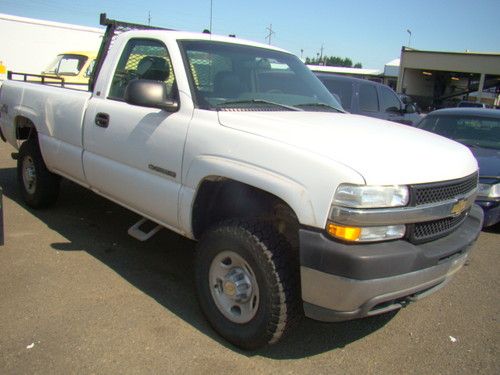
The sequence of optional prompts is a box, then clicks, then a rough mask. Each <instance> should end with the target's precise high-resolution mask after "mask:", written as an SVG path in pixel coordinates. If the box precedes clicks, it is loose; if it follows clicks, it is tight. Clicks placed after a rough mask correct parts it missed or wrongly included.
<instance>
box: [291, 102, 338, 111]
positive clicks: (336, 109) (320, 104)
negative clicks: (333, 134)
mask: <svg viewBox="0 0 500 375" xmlns="http://www.w3.org/2000/svg"><path fill="white" fill-rule="evenodd" d="M295 107H324V108H330V109H333V110H334V111H336V112H340V113H345V111H343V110H341V109H339V108H335V107H334V106H332V105H330V104H326V103H321V102H317V103H302V104H295Z"/></svg>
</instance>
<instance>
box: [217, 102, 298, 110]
mask: <svg viewBox="0 0 500 375" xmlns="http://www.w3.org/2000/svg"><path fill="white" fill-rule="evenodd" d="M238 104H270V105H274V106H276V107H281V108H286V109H289V110H291V111H302V110H301V109H299V108H296V107H292V106H290V105H286V104H281V103H276V102H272V101H270V100H264V99H244V100H231V101H226V102H223V103H219V104H217V105H216V106H215V108H216V109H219V108H221V107H225V106H231V105H238Z"/></svg>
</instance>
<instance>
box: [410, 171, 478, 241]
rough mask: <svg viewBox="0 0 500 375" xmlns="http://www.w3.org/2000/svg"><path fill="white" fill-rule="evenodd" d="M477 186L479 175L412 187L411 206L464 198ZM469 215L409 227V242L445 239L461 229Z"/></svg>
mask: <svg viewBox="0 0 500 375" xmlns="http://www.w3.org/2000/svg"><path fill="white" fill-rule="evenodd" d="M477 184H478V174H477V173H474V174H473V175H470V176H468V177H465V178H461V179H458V180H452V181H444V182H438V183H434V184H421V185H413V186H411V205H412V206H418V205H423V204H429V203H436V202H442V201H447V200H450V199H456V198H462V197H464V196H465V195H467V194H469V193H470V192H472V191H473V190H474V189H476V187H477ZM450 215H451V213H450ZM467 215H468V211H466V212H463V213H462V214H460V215H459V216H456V217H455V216H450V217H446V218H443V219H439V220H433V221H427V222H423V223H416V224H413V225H409V226H408V230H407V236H408V240H409V241H410V242H413V243H422V242H427V241H432V240H434V239H437V238H440V237H444V236H446V235H448V234H449V233H451V232H453V231H454V230H455V229H456V228H457V227H459V226H460V225H461V224H462V223H463V222H464V220H465V219H466V217H467Z"/></svg>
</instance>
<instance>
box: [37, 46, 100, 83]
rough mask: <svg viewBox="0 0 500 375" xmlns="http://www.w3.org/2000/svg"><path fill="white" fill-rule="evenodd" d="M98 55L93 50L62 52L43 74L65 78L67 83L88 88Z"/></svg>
mask: <svg viewBox="0 0 500 375" xmlns="http://www.w3.org/2000/svg"><path fill="white" fill-rule="evenodd" d="M96 56H97V53H96V52H93V51H92V52H90V51H74V52H64V53H61V54H59V55H57V57H56V58H55V59H54V61H52V62H51V63H50V64H49V65H48V67H47V68H46V69H45V70H44V71H43V72H42V75H44V76H56V77H59V78H64V82H65V85H66V84H71V85H74V86H75V88H78V86H81V88H82V89H85V90H86V89H87V87H86V85H88V83H89V77H90V74H91V73H92V69H93V68H94V64H95V59H96Z"/></svg>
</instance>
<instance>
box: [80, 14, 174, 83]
mask: <svg viewBox="0 0 500 375" xmlns="http://www.w3.org/2000/svg"><path fill="white" fill-rule="evenodd" d="M99 23H100V24H101V25H102V26H106V31H105V33H104V36H103V38H102V43H101V47H100V48H99V52H98V53H97V58H96V63H95V66H94V70H93V72H92V74H91V75H90V78H89V90H90V91H94V86H95V82H96V81H97V77H98V76H99V72H100V71H101V68H102V64H103V63H104V59H105V58H106V56H107V54H108V51H109V49H110V48H111V46H112V45H113V42H114V41H115V39H116V37H117V36H118V35H120V34H121V33H124V32H126V31H131V30H172V29H166V28H164V27H156V26H150V25H141V24H138V23H130V22H123V21H117V20H112V19H109V18H107V17H106V13H101V15H100V19H99Z"/></svg>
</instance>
